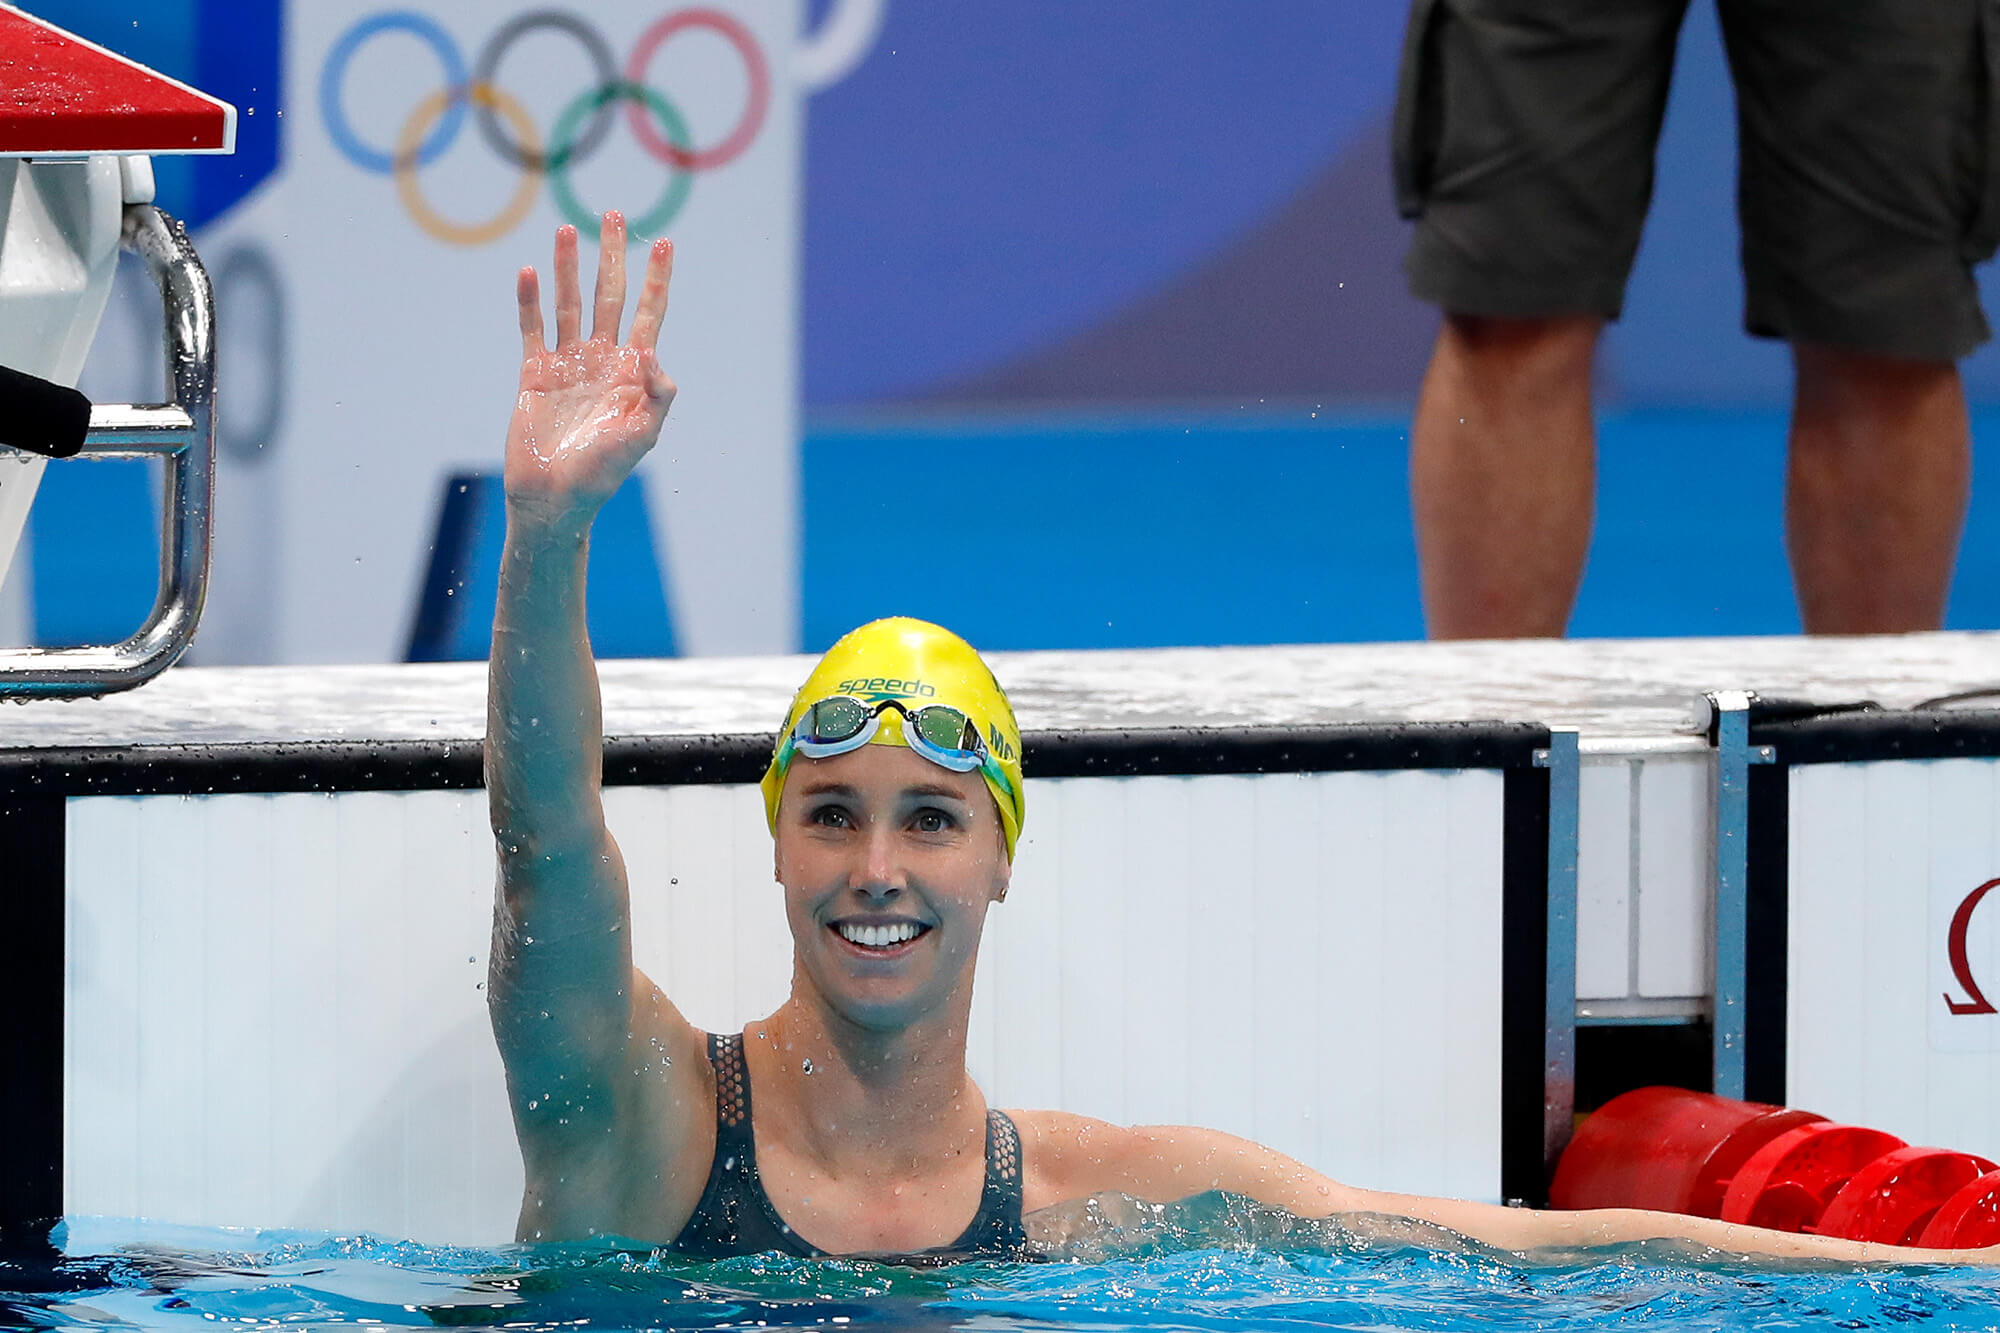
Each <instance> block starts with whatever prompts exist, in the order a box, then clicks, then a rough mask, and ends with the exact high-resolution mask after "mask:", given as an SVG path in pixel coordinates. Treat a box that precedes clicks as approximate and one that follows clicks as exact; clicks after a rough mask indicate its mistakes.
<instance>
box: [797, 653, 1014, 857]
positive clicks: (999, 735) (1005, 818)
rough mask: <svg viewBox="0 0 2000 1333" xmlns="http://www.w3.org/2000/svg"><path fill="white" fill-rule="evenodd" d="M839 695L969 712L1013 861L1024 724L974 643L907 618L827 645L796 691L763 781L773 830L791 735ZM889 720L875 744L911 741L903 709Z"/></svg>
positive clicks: (876, 735)
mask: <svg viewBox="0 0 2000 1333" xmlns="http://www.w3.org/2000/svg"><path fill="white" fill-rule="evenodd" d="M838 696H846V697H848V698H853V699H858V700H860V701H861V702H862V703H864V704H883V703H888V702H890V701H894V702H896V703H898V704H901V705H903V706H905V707H907V708H908V709H909V710H910V712H912V713H914V712H916V711H918V710H919V709H922V708H926V707H929V706H931V705H933V704H943V705H945V706H947V707H951V708H955V709H957V710H958V711H959V712H961V713H963V714H965V716H966V717H967V718H968V719H969V720H970V721H971V722H972V724H973V725H974V726H975V727H976V728H977V729H978V732H979V737H980V740H981V741H982V742H984V745H985V749H986V754H985V756H984V759H983V760H982V762H981V763H980V766H979V775H980V777H982V778H984V779H985V781H986V789H987V790H988V791H990V792H992V793H993V804H994V805H995V806H996V807H997V808H998V809H999V811H1000V828H1001V831H1002V832H1003V833H1004V834H1005V835H1006V839H1007V859H1008V860H1010V861H1011V860H1013V859H1014V844H1015V843H1016V842H1018V841H1019V840H1020V837H1021V820H1022V818H1023V816H1024V815H1025V814H1026V812H1027V803H1026V799H1025V796H1024V794H1023V792H1022V790H1021V728H1020V727H1019V725H1018V724H1016V723H1015V721H1014V709H1013V707H1012V706H1011V705H1009V704H1008V702H1007V696H1006V694H1005V693H1004V692H1003V691H1002V690H1001V688H1000V682H998V681H997V680H995V679H993V672H992V671H991V670H990V669H988V667H987V665H986V663H985V662H984V661H982V660H981V659H980V656H979V654H978V653H977V652H975V651H973V647H972V645H971V644H969V643H967V642H966V641H965V640H964V639H961V638H959V637H958V636H957V635H956V634H953V633H952V632H951V631H950V630H948V629H944V628H941V627H940V626H937V625H933V624H931V623H929V622H928V621H923V620H912V619H910V618H908V617H907V616H892V617H890V618H889V619H887V620H877V621H872V622H870V623H869V624H866V625H863V626H862V627H861V628H860V629H857V630H852V631H850V632H849V633H847V634H846V635H844V636H843V637H842V638H841V640H840V642H838V643H836V644H834V645H833V647H831V648H829V649H827V650H826V656H824V657H822V658H820V659H819V665H818V666H816V667H814V668H813V670H812V674H811V675H810V676H807V677H806V683H805V684H803V685H801V686H800V687H799V692H798V693H797V694H796V695H794V696H792V706H791V709H790V710H789V711H788V712H787V713H786V714H785V725H784V728H783V729H782V730H781V731H779V733H778V745H777V748H776V749H775V750H773V751H772V753H771V765H770V767H769V768H767V769H765V770H764V780H763V782H762V784H761V786H762V788H763V792H764V816H765V819H766V820H767V821H768V822H769V823H770V826H771V831H772V832H773V833H776V832H777V831H778V797H779V796H780V795H781V794H782V793H783V792H784V789H785V772H786V770H787V769H789V768H790V767H791V762H792V756H793V754H794V753H795V751H794V750H793V748H792V744H791V741H792V733H793V731H794V729H795V728H796V727H797V726H798V725H799V719H800V718H802V717H804V716H805V713H806V710H807V709H808V708H810V707H812V705H814V704H816V703H819V702H820V701H821V700H824V699H831V698H835V697H838ZM882 722H883V725H880V726H878V727H876V729H875V733H874V735H872V736H870V737H869V738H868V742H867V743H868V744H870V745H903V746H908V745H909V744H910V742H909V738H908V737H907V736H906V735H905V734H904V718H903V717H902V715H900V714H898V713H896V711H895V710H894V709H890V710H888V711H887V712H886V713H884V714H883V715H882Z"/></svg>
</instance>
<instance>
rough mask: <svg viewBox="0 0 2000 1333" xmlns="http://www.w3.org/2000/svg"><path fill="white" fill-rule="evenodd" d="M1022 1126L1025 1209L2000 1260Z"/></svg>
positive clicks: (1197, 1134) (1523, 1245)
mask: <svg viewBox="0 0 2000 1333" xmlns="http://www.w3.org/2000/svg"><path fill="white" fill-rule="evenodd" d="M1016 1119H1017V1122H1019V1123H1021V1125H1022V1133H1023V1138H1024V1143H1023V1159H1024V1161H1025V1163H1026V1164H1027V1166H1028V1171H1029V1179H1028V1182H1027V1184H1028V1197H1027V1198H1026V1199H1025V1200H1024V1202H1023V1207H1024V1209H1026V1210H1027V1211H1034V1210H1036V1209H1038V1208H1041V1207H1046V1206H1050V1205H1053V1204H1056V1203H1060V1202H1064V1201H1066V1200H1069V1199H1077V1198H1083V1197H1086V1196H1088V1195H1091V1194H1096V1193H1100V1192H1103V1191H1106V1190H1117V1191H1121V1192H1123V1193H1126V1194H1131V1195H1133V1196H1135V1197H1138V1198H1141V1199H1145V1200H1148V1201H1150V1202H1154V1203H1170V1202H1173V1201H1175V1200H1178V1199H1185V1198H1188V1197H1190V1196H1192V1195H1196V1194H1201V1193H1205V1192H1206V1191H1209V1190H1226V1191H1228V1192H1230V1193H1232V1194H1241V1195H1245V1196H1247V1197H1249V1198H1252V1199H1255V1200H1256V1201H1257V1202H1259V1203H1264V1204H1269V1205H1271V1206H1273V1207H1277V1208H1283V1209H1284V1210H1286V1211H1287V1212H1290V1213H1293V1214H1295V1215H1297V1216H1299V1217H1329V1216H1333V1215H1335V1214H1341V1213H1376V1214H1385V1215H1388V1216H1393V1217H1409V1218H1416V1219H1419V1220H1421V1221H1426V1222H1432V1223H1435V1224H1437V1225H1439V1226H1442V1227H1446V1228H1449V1229H1450V1230H1452V1231H1455V1232H1458V1233H1459V1234H1460V1235H1463V1236H1467V1237H1470V1238H1471V1239H1473V1240H1477V1241H1481V1242H1483V1243H1485V1244H1487V1245H1492V1246H1495V1247H1497V1248H1499V1249H1503V1250H1514V1251H1530V1250H1541V1249H1550V1248H1563V1249H1569V1248H1577V1247H1587V1246H1596V1245H1616V1244H1621V1243H1625V1242H1629V1241H1639V1240H1656V1239H1681V1240H1687V1241H1691V1242H1693V1243H1695V1244H1697V1245H1705V1246H1708V1247H1709V1248H1711V1249H1715V1250H1720V1251H1726V1252H1729V1253H1733V1254H1750V1255H1760V1256H1767V1257H1772V1258H1817V1259H1837V1260H1846V1261H1849V1262H1884V1263H1905V1264H1907V1263H1954V1264H1962V1263H2000V1247H1996V1248H1995V1249H1992V1250H1920V1249H1913V1248H1906V1247H1903V1246H1895V1245H1873V1244H1863V1243H1861V1242H1858V1241H1848V1240H1837V1239H1834V1238H1831V1237H1826V1236H1800V1235H1792V1234H1790V1233H1788V1232H1781V1231H1768V1230H1765V1229H1763V1228H1761V1227H1749V1226H1739V1225H1735V1224H1732V1223H1727V1222H1717V1221H1713V1220H1711V1219H1708V1218H1700V1217H1683V1216H1681V1215H1679V1214H1677V1213H1655V1212H1647V1211H1645V1210H1642V1209H1637V1208H1605V1209H1593V1210H1591V1211H1588V1212H1559V1211H1551V1210H1537V1209H1530V1208H1503V1207H1500V1206H1499V1205H1497V1204H1486V1203H1471V1202H1467V1201H1465V1200H1462V1199H1435V1198H1429V1197H1426V1196H1423V1195H1416V1194H1389V1193H1384V1192H1382V1191H1379V1190H1365V1189H1357V1188H1354V1187H1353V1186H1349V1185H1343V1184H1341V1183H1339V1182H1338V1181H1335V1180H1332V1179H1330V1178H1328V1177H1326V1176H1323V1175H1321V1174H1320V1173H1319V1172H1317V1171H1314V1170H1312V1169H1311V1168H1310V1167H1307V1166H1305V1165H1303V1164H1301V1163H1299V1162H1296V1161H1294V1160H1292V1159H1291V1158H1289V1157H1286V1156H1285V1155H1284V1154H1283V1153H1279V1152H1274V1151H1272V1150H1271V1149H1269V1148H1265V1147H1263V1146H1261V1145H1259V1144H1255V1143H1252V1142H1250V1141H1249V1140H1247V1139H1239V1138H1237V1137H1235V1136H1234V1135H1231V1134H1224V1133H1221V1132H1220V1131H1217V1130H1211V1129H1195V1128H1189V1127H1185V1126H1177V1125H1159V1126H1144V1127H1140V1128H1133V1129H1127V1128H1124V1127H1122V1126H1117V1125H1111V1124H1107V1123H1106V1122H1104V1121H1101V1120H1091V1119H1088V1118H1087V1117H1083V1116H1071V1115H1062V1114H1058V1113H1053V1112H1032V1113H1027V1114H1024V1115H1021V1116H1017V1117H1016Z"/></svg>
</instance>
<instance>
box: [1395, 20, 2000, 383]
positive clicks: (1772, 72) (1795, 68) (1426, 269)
mask: <svg viewBox="0 0 2000 1333" xmlns="http://www.w3.org/2000/svg"><path fill="white" fill-rule="evenodd" d="M1687 3H1688V0H1414V3H1413V7H1412V9H1411V13H1410V25H1409V32H1408V35H1407V37H1406V39H1405V43H1404V51H1403V68H1402V76H1401V82H1400V87H1399V90H1398V96H1397V105H1396V124H1395V172H1396V195H1397V202H1398V205H1399V206H1400V207H1401V209H1402V211H1403V213H1404V215H1405V216H1406V217H1412V218H1415V219H1417V228H1416V235H1415V239H1414V241H1413V243H1412V245H1411V248H1410V253H1409V257H1408V261H1407V268H1408V271H1409V276H1410V286H1411V290H1412V291H1413V292H1414V293H1415V294H1416V295H1417V296H1418V297H1419V298H1421V299H1423V300H1426V301H1431V302H1434V303H1436V304H1437V305H1440V306H1442V307H1443V308H1444V309H1446V310H1448V311H1451V312H1454V313H1458V314H1472V315H1498V316H1516V317H1533V316H1550V315H1565V314H1601V315H1605V316H1608V317H1612V318H1615V317H1616V316H1617V315H1618V313H1619V311H1620V309H1621V308H1622V306H1623V304H1624V299H1625V280H1626V276H1627V274H1628V273H1629V272H1630V270H1631V267H1632V258H1633V255H1634V254H1635V253H1636V252H1637V250H1638V246H1639V232H1640V227H1641V225H1642V224H1643V222H1644V220H1645V214H1646V205H1647V203H1648V201H1649V199H1650V198H1651V195H1652V188H1653V147H1654V143H1655V141H1656V140H1657V138H1658V136H1659V131H1660V122H1661V118H1662V116H1663V115H1664V113H1665V110H1666V102H1667V84H1668V80H1669V77H1670V75H1671V73H1672V69H1673V58H1674V47H1675V41H1676V39H1677V36H1678V33H1679V29H1680V24H1681V19H1682V16H1683V14H1684V13H1685V11H1686V9H1687ZM1718 4H1719V7H1720V13H1721V20H1722V28H1723V35H1724V39H1725V41H1726V44H1727V46H1728V51H1729V62H1730V68H1731V71H1732V73H1733V75H1734V77H1735V82H1736V100H1737V129H1738V138H1739V153H1738V169H1737V170H1738V174H1737V211H1738V215H1739V218H1740V220H1741V224H1742V234H1743V241H1742V261H1743V275H1744V281H1745V288H1746V292H1745V313H1744V326H1745V327H1746V328H1747V329H1748V330H1749V331H1750V332H1751V333H1753V334H1757V335H1759V336H1762V337H1770V338H1786V339H1792V340H1799V341H1808V342H1821V343H1829V344H1833V345H1835V346H1842V347H1848V348H1852V349H1854V350H1857V351H1863V352H1872V353H1876V354H1879V355H1884V356H1892V357H1901V358H1906V359H1910V360H1920V361H1945V360H1955V359H1956V358H1958V357H1961V356H1963V355H1965V354H1966V353H1967V352H1969V351H1971V350H1972V349H1973V348H1974V347H1976V346H1978V345H1979V344H1980V343H1981V342H1984V341H1985V340H1986V338H1987V337H1988V335H1989V330H1988V328H1987V324H1986V319H1985V316H1984V315H1983V314H1982V313H1981V311H1980V308H1979V294H1978V290H1977V288H1976V287H1975V286H1974V284H1973V279H1972V266H1973V265H1974V264H1976V263H1978V262H1979V261H1981V260H1984V259H1986V258H1988V257H1989V256H1991V255H1992V253H1993V251H1994V247H1995V244H1996V243H2000V169H1996V157H1995V155H1996V153H2000V96H1997V95H1996V79H1995V77H1994V74H1995V71H1996V69H2000V0H1718Z"/></svg>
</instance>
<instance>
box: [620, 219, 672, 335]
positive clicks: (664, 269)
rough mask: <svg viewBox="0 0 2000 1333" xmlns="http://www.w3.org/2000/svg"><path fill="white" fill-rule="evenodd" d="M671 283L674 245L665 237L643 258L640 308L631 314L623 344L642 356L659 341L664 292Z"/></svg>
mask: <svg viewBox="0 0 2000 1333" xmlns="http://www.w3.org/2000/svg"><path fill="white" fill-rule="evenodd" d="M673 281H674V243H673V242H672V241H670V240H668V239H666V238H665V237H664V236H663V237H661V238H660V239H659V240H657V241H654V242H653V248H652V249H651V250H650V251H649V252H648V253H647V255H646V282H645V285H644V286H642V287H640V288H639V304H638V307H637V308H636V309H634V310H633V311H632V336H631V337H630V338H628V339H626V341H627V342H628V343H629V344H630V345H631V346H633V347H636V348H638V349H639V350H640V351H642V352H650V351H652V350H653V348H654V347H655V346H657V345H658V343H659V341H660V325H661V323H662V322H663V321H665V319H666V317H667V288H669V287H671V286H672V285H673Z"/></svg>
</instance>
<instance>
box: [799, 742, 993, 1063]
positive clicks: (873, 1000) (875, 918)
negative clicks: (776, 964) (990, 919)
mask: <svg viewBox="0 0 2000 1333" xmlns="http://www.w3.org/2000/svg"><path fill="white" fill-rule="evenodd" d="M1007 876H1008V861H1007V850H1006V842H1005V839H1004V837H1003V836H1002V834H1001V830H1000V816H999V812H998V811H997V810H996V809H995V808H994V804H993V797H992V796H991V795H990V794H989V793H988V791H987V789H986V784H985V783H984V782H982V781H981V780H980V778H979V776H978V775H977V774H976V773H953V772H951V771H949V770H947V769H944V768H940V767H939V766H938V765H936V764H933V763H931V762H929V761H928V760H926V759H924V758H922V757H921V756H919V755H918V754H917V753H915V752H914V751H912V750H909V749H906V748H904V747H902V746H891V745H864V746H862V747H861V748H860V749H858V750H854V751H851V752H849V753H847V754H843V755H836V756H834V757H832V758H830V759H800V760H798V761H797V762H795V763H793V765H792V766H791V770H790V771H789V772H788V773H787V774H786V775H785V787H784V795H783V797H782V799H781V800H780V802H779V807H778V819H777V877H778V882H779V883H780V884H782V885H784V888H785V916H786V919H787V920H788V921H789V922H790V924H791V928H792V942H793V951H794V955H795V957H796V959H797V967H798V971H799V974H800V977H801V979H802V980H805V981H809V982H810V983H811V985H812V986H813V987H814V989H815V990H817V991H818V993H819V996H820V998H821V999H822V1000H823V1001H824V1002H825V1004H826V1005H827V1006H828V1007H829V1008H830V1009H831V1010H833V1011H834V1012H835V1013H837V1014H839V1015H840V1016H842V1017H844V1018H846V1019H847V1020H848V1021H850V1022H853V1023H855V1024H856V1025H858V1026H860V1027H863V1028H867V1029H870V1030H875V1031H883V1030H893V1029H896V1028H904V1027H909V1026H911V1025H912V1024H914V1023H917V1022H919V1021H920V1020H923V1019H925V1018H929V1017H933V1016H940V1015H944V1014H947V1013H949V1012H950V1007H951V1005H952V1004H953V1002H954V1001H955V1000H956V1001H958V1002H960V1003H961V1004H962V1003H965V1002H968V1001H969V996H970V991H971V986H972V963H973V959H974V957H975V956H976V955H977V954H978V951H979V937H980V932H981V930H982V929H983V928H984V926H985V922H986V909H987V907H988V906H990V905H991V904H992V903H994V902H996V901H998V899H999V898H1000V897H1001V895H1003V894H1004V893H1005V892H1006V889H1007Z"/></svg>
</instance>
